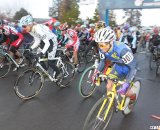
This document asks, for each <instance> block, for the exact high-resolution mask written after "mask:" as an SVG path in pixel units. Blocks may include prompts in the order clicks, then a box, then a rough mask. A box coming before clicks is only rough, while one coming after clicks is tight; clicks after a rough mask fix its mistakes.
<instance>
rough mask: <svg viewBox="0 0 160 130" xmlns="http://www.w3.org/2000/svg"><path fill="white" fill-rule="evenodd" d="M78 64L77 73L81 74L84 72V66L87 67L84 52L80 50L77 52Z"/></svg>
mask: <svg viewBox="0 0 160 130" xmlns="http://www.w3.org/2000/svg"><path fill="white" fill-rule="evenodd" d="M78 64H79V66H78V70H77V72H79V73H81V72H83V71H84V70H85V68H86V65H87V61H86V58H85V56H84V51H82V50H79V52H78Z"/></svg>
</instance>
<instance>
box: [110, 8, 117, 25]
mask: <svg viewBox="0 0 160 130" xmlns="http://www.w3.org/2000/svg"><path fill="white" fill-rule="evenodd" d="M109 26H111V27H115V26H116V15H115V14H114V12H113V10H110V11H109Z"/></svg>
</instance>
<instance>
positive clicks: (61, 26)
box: [59, 23, 68, 31]
mask: <svg viewBox="0 0 160 130" xmlns="http://www.w3.org/2000/svg"><path fill="white" fill-rule="evenodd" d="M67 28H68V25H67V23H63V24H61V25H60V26H59V29H60V30H61V31H63V30H67Z"/></svg>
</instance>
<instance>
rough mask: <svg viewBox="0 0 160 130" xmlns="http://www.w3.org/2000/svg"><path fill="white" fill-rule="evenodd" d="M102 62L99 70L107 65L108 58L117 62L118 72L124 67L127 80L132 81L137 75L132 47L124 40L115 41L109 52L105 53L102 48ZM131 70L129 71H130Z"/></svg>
mask: <svg viewBox="0 0 160 130" xmlns="http://www.w3.org/2000/svg"><path fill="white" fill-rule="evenodd" d="M100 58H101V61H100V64H99V66H98V70H99V71H102V70H103V69H104V67H105V61H106V59H109V60H111V61H112V62H115V64H117V65H118V66H119V67H116V68H117V70H116V71H118V72H120V71H121V69H123V70H124V71H125V70H126V72H128V73H127V77H126V78H127V79H126V80H127V82H130V81H131V80H132V78H133V76H134V75H135V71H136V67H137V63H136V61H135V58H134V56H133V53H132V51H131V49H130V48H129V47H128V46H127V45H126V44H124V43H122V42H114V43H113V45H112V47H111V49H110V50H109V51H108V52H107V53H103V52H102V51H101V50H100ZM128 70H129V71H128Z"/></svg>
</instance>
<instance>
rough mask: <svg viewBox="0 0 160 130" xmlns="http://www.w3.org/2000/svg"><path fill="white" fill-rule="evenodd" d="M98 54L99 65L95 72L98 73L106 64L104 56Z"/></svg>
mask: <svg viewBox="0 0 160 130" xmlns="http://www.w3.org/2000/svg"><path fill="white" fill-rule="evenodd" d="M99 54H100V63H99V65H98V68H97V70H98V71H99V72H102V71H103V69H104V67H105V64H106V58H105V55H104V54H103V53H101V52H99Z"/></svg>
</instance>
